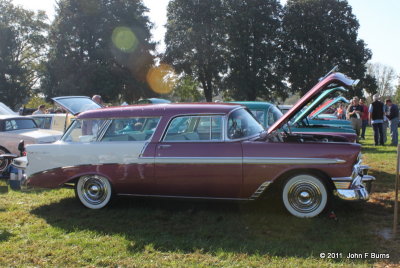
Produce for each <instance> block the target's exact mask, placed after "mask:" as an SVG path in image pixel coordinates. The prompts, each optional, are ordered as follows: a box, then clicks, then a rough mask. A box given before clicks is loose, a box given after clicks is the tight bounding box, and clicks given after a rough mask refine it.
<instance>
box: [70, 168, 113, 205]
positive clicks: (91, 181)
mask: <svg viewBox="0 0 400 268" xmlns="http://www.w3.org/2000/svg"><path fill="white" fill-rule="evenodd" d="M75 194H76V197H77V198H78V199H79V201H81V203H82V204H83V205H84V206H85V207H88V208H91V209H100V208H103V207H105V206H106V205H107V204H108V203H109V202H110V200H111V196H112V187H111V183H110V182H109V181H108V179H106V178H104V177H102V176H99V175H87V176H82V177H80V178H79V180H78V182H77V183H76V188H75Z"/></svg>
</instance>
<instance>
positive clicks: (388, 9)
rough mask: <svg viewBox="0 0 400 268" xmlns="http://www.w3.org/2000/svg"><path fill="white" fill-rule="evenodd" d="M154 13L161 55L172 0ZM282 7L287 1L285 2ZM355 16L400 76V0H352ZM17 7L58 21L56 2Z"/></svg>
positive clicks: (148, 0) (377, 57) (38, 0)
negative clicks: (167, 13) (46, 15)
mask: <svg viewBox="0 0 400 268" xmlns="http://www.w3.org/2000/svg"><path fill="white" fill-rule="evenodd" d="M143 2H144V4H145V5H146V6H147V7H148V8H149V9H150V12H149V14H148V15H149V17H150V20H151V21H152V22H153V23H154V29H153V31H152V34H153V39H154V41H157V42H159V43H160V44H159V45H158V46H157V50H158V51H163V50H164V49H165V45H164V42H163V39H164V35H165V27H164V25H165V24H166V21H167V18H166V7H167V4H168V0H143ZM281 2H282V4H284V3H285V2H286V0H281ZM348 2H349V4H350V5H351V6H352V8H353V14H355V16H356V17H357V19H358V21H359V23H360V29H359V38H360V39H363V40H364V41H365V43H366V44H367V47H368V48H369V49H371V50H372V53H373V56H372V59H371V62H373V63H381V64H384V65H388V66H390V67H392V68H394V69H395V71H396V73H397V74H400V30H399V27H400V16H399V10H400V1H399V0H380V1H377V0H348ZM13 3H14V4H18V5H22V6H23V7H24V8H27V9H32V10H39V9H40V10H45V11H46V13H47V14H48V16H49V18H50V20H51V19H52V18H53V17H54V13H55V12H54V6H55V0H13Z"/></svg>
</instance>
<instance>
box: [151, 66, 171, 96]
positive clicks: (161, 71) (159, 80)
mask: <svg viewBox="0 0 400 268" xmlns="http://www.w3.org/2000/svg"><path fill="white" fill-rule="evenodd" d="M146 78H147V83H148V84H149V86H150V88H151V89H152V90H153V91H154V92H156V93H158V94H168V93H170V92H171V91H172V90H173V89H174V87H175V84H176V75H175V72H174V69H173V68H172V67H171V66H169V65H168V64H163V63H162V64H160V65H158V66H155V67H152V68H150V70H149V71H148V73H147V76H146Z"/></svg>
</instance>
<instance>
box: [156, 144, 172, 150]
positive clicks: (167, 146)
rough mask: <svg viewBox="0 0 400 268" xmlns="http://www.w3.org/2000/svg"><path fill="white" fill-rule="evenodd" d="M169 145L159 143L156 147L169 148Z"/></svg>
mask: <svg viewBox="0 0 400 268" xmlns="http://www.w3.org/2000/svg"><path fill="white" fill-rule="evenodd" d="M169 147H171V145H170V144H161V145H158V148H160V149H165V148H169Z"/></svg>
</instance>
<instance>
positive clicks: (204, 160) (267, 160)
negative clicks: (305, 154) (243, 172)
mask: <svg viewBox="0 0 400 268" xmlns="http://www.w3.org/2000/svg"><path fill="white" fill-rule="evenodd" d="M345 162H346V161H345V160H342V159H330V158H290V157H244V158H242V157H156V158H155V163H158V164H241V163H243V164H278V165H284V164H291V165H300V164H314V165H321V164H339V163H345Z"/></svg>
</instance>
